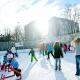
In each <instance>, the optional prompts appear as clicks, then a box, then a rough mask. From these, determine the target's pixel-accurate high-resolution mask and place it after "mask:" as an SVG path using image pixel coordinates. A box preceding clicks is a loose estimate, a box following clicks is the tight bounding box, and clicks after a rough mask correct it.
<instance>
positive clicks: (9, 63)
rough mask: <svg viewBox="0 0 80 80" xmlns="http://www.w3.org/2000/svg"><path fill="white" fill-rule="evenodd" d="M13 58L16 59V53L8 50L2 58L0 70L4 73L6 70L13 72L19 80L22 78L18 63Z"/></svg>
mask: <svg viewBox="0 0 80 80" xmlns="http://www.w3.org/2000/svg"><path fill="white" fill-rule="evenodd" d="M15 57H18V55H17V54H16V53H13V52H12V51H11V49H10V48H9V49H8V50H7V52H6V53H5V55H4V56H3V64H2V65H1V70H4V71H6V69H8V72H9V70H11V71H13V72H14V75H16V77H17V78H19V80H20V79H21V78H22V76H21V69H19V63H18V61H17V60H16V58H15Z"/></svg>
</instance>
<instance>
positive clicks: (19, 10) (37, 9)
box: [0, 0, 80, 33]
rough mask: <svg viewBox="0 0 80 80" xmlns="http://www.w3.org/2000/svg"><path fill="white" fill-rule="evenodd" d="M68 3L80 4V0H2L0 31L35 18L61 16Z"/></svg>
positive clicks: (45, 18)
mask: <svg viewBox="0 0 80 80" xmlns="http://www.w3.org/2000/svg"><path fill="white" fill-rule="evenodd" d="M67 3H71V4H77V5H80V0H0V33H3V32H4V31H5V29H7V28H10V30H11V31H13V30H14V28H15V26H17V25H21V26H22V27H23V26H24V25H26V24H28V23H29V22H31V21H33V20H40V19H43V20H48V19H50V18H51V17H52V16H57V17H60V15H61V12H62V9H63V8H64V6H65V4H67Z"/></svg>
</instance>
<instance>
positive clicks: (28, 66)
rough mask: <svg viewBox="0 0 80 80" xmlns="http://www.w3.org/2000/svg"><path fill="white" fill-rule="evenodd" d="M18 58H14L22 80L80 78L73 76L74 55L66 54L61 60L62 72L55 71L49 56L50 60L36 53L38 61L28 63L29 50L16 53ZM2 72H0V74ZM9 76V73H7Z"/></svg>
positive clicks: (53, 61)
mask: <svg viewBox="0 0 80 80" xmlns="http://www.w3.org/2000/svg"><path fill="white" fill-rule="evenodd" d="M17 52H18V54H19V57H18V58H16V59H17V60H18V62H19V64H20V66H19V68H21V69H22V80H80V77H77V76H75V72H76V70H75V69H76V66H75V54H74V53H70V52H68V53H66V54H64V58H62V59H61V61H62V62H61V64H62V70H61V71H55V70H54V69H55V60H54V59H53V57H52V56H51V55H50V60H47V56H43V55H42V54H40V53H39V51H38V50H37V51H36V57H37V58H38V61H37V62H36V61H35V60H34V62H32V63H31V62H30V56H29V55H28V52H29V50H23V51H22V50H21V51H20V50H19V51H17ZM1 73H2V72H0V74H1ZM7 75H10V72H9V73H7ZM15 78H16V77H11V78H9V79H5V80H15Z"/></svg>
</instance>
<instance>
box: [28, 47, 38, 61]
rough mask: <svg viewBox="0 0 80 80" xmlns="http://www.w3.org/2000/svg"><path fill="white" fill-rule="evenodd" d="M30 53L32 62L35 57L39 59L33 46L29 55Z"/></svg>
mask: <svg viewBox="0 0 80 80" xmlns="http://www.w3.org/2000/svg"><path fill="white" fill-rule="evenodd" d="M30 54H31V62H33V59H35V60H36V61H38V60H37V58H36V56H35V52H34V50H33V48H31V50H30V52H29V55H30Z"/></svg>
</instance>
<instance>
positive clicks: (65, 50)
mask: <svg viewBox="0 0 80 80" xmlns="http://www.w3.org/2000/svg"><path fill="white" fill-rule="evenodd" d="M63 50H64V53H65V54H66V52H67V44H66V43H64V44H63Z"/></svg>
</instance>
